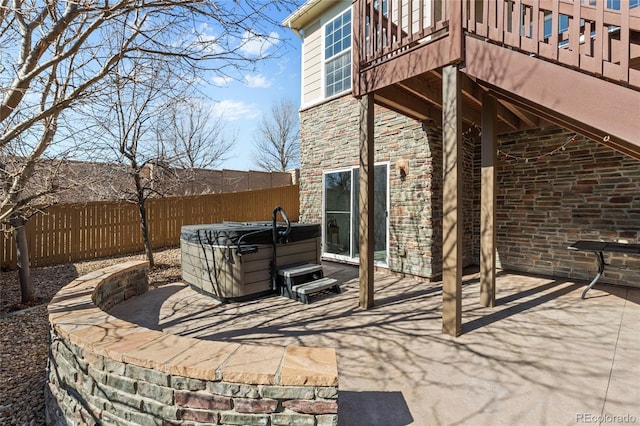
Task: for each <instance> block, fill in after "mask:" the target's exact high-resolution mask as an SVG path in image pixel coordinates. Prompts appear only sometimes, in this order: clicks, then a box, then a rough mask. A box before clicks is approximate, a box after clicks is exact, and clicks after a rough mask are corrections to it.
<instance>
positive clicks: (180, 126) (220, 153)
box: [160, 98, 237, 170]
mask: <svg viewBox="0 0 640 426" xmlns="http://www.w3.org/2000/svg"><path fill="white" fill-rule="evenodd" d="M168 121H169V123H168V124H169V129H168V133H167V134H166V135H160V138H161V140H162V141H163V142H165V145H167V146H168V147H170V149H171V151H172V152H173V154H174V156H175V157H176V162H175V164H174V166H175V167H179V168H181V169H185V170H193V169H213V168H215V167H217V166H219V165H220V163H221V162H222V161H224V160H226V159H227V155H228V153H229V150H230V149H231V147H232V146H233V145H235V142H236V140H237V136H236V135H229V134H227V132H226V128H225V122H224V120H223V119H222V117H220V116H216V115H214V114H213V112H212V109H211V106H210V105H209V104H207V103H205V102H203V101H202V100H200V99H193V98H190V99H186V100H184V101H183V102H181V103H175V104H173V105H172V107H171V112H170V115H169V117H168Z"/></svg>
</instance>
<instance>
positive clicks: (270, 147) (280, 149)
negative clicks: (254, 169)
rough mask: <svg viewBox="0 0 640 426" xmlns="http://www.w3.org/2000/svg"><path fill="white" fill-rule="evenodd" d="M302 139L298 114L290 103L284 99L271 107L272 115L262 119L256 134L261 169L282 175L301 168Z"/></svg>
mask: <svg viewBox="0 0 640 426" xmlns="http://www.w3.org/2000/svg"><path fill="white" fill-rule="evenodd" d="M299 136H300V130H299V124H298V112H297V111H296V109H295V107H294V106H293V103H292V102H291V101H289V100H286V99H281V100H280V101H279V102H278V103H277V104H274V105H273V106H272V107H271V115H269V116H263V117H262V120H261V121H260V123H259V124H258V128H257V131H256V134H255V135H254V141H255V144H256V153H255V162H256V164H257V165H258V167H260V168H262V169H264V170H267V171H281V172H284V171H287V170H288V169H291V168H294V167H298V164H299V156H300V140H299Z"/></svg>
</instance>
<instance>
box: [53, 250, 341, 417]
mask: <svg viewBox="0 0 640 426" xmlns="http://www.w3.org/2000/svg"><path fill="white" fill-rule="evenodd" d="M146 272H147V263H146V262H128V263H124V264H121V265H115V266H112V267H109V268H105V269H102V270H100V271H96V272H93V273H90V274H88V275H85V276H83V277H81V278H78V279H76V280H75V281H73V282H72V283H70V284H69V285H67V286H66V287H64V288H63V289H61V290H60V292H58V293H57V294H56V296H55V297H54V299H53V300H52V302H51V303H50V304H49V307H48V310H49V321H50V325H51V350H50V354H49V365H48V368H47V374H48V382H47V385H46V388H45V398H46V408H47V412H46V416H47V423H48V424H54V425H67V424H83V425H84V424H115V425H129V424H137V425H145V426H146V425H154V424H156V425H193V426H196V425H200V424H216V425H217V424H222V425H293V424H295V425H308V426H321V425H336V424H337V408H338V406H337V404H338V388H337V385H338V382H337V380H338V376H337V364H336V357H335V350H333V349H329V348H300V347H293V346H290V347H287V348H283V347H269V346H251V345H240V344H237V343H227V342H214V341H203V340H198V339H193V338H189V337H182V336H175V335H169V334H164V333H162V332H161V331H156V330H149V329H145V328H143V327H139V326H136V325H135V324H131V323H128V322H126V321H123V320H120V319H118V318H115V317H112V316H111V315H109V314H108V313H107V312H105V311H104V310H103V308H104V309H106V308H108V307H111V306H113V305H115V304H117V303H119V302H121V301H123V300H125V299H127V298H129V297H132V296H135V295H137V294H140V293H143V292H145V291H147V288H148V284H147V278H146Z"/></svg>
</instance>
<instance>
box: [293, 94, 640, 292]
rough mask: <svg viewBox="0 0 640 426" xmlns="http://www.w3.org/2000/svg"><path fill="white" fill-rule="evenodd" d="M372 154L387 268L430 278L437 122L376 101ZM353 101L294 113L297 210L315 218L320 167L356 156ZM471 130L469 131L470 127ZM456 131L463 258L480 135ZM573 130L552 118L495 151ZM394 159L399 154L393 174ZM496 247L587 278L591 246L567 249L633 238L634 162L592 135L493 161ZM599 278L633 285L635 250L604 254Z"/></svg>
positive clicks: (469, 251)
mask: <svg viewBox="0 0 640 426" xmlns="http://www.w3.org/2000/svg"><path fill="white" fill-rule="evenodd" d="M375 117H376V125H375V126H376V127H375V138H376V139H375V161H376V162H383V161H389V162H390V167H389V173H390V180H389V192H390V206H389V226H390V240H389V257H390V259H389V269H390V270H391V271H395V272H400V273H405V274H409V275H414V276H418V277H427V278H430V279H437V278H439V275H440V274H441V271H442V249H441V244H442V243H441V242H442V224H441V217H442V194H441V188H442V143H441V130H440V129H439V128H435V127H429V126H426V125H421V124H420V123H418V122H416V121H414V120H411V119H409V118H406V117H404V116H402V115H399V114H396V113H394V112H391V111H388V110H386V109H384V108H381V107H378V106H376V112H375ZM358 120H359V105H358V102H357V100H355V99H353V98H352V97H351V96H345V97H342V98H339V99H335V100H332V101H329V102H326V103H324V104H321V105H318V106H315V107H312V108H309V109H307V110H304V111H302V112H301V121H300V123H301V124H300V126H301V147H300V151H301V171H300V214H301V220H302V221H309V222H321V221H322V194H323V187H322V176H323V171H327V170H334V169H338V168H341V167H351V166H357V164H358ZM469 130H470V129H469ZM469 133H470V134H469V135H467V137H465V138H464V144H465V145H464V167H465V170H464V183H463V186H464V195H463V203H464V213H463V216H464V241H463V244H464V249H463V253H464V260H463V262H464V265H472V264H478V263H479V258H480V238H479V236H480V175H481V173H480V161H481V157H480V142H479V138H478V137H477V135H476V137H475V138H474V137H473V136H474V135H473V134H471V133H472V132H469ZM573 135H574V134H573V133H571V132H568V131H566V130H563V129H562V128H559V127H556V126H551V127H547V128H542V129H535V130H529V131H525V132H518V133H513V134H508V135H502V136H501V137H500V138H499V141H498V145H499V149H500V150H501V151H503V152H506V153H509V154H511V155H513V156H516V157H537V156H539V155H540V154H543V153H547V152H550V151H552V150H553V149H555V148H557V147H560V146H562V145H563V144H564V143H565V142H566V141H567V140H569V139H570V138H571V136H573ZM398 160H405V161H408V164H409V172H408V175H407V177H406V179H404V180H403V179H401V178H400V175H399V173H398V172H397V171H396V167H395V166H396V163H397V161H398ZM498 191H499V195H498V210H497V222H496V225H497V241H496V245H497V249H498V265H499V266H500V267H502V268H504V269H511V270H517V271H524V272H534V273H540V274H547V275H553V276H562V277H570V278H576V279H584V280H587V279H591V278H593V276H594V275H595V272H596V263H595V260H594V258H593V254H591V253H579V252H573V251H569V250H567V246H568V245H570V244H571V243H572V242H574V241H577V240H580V239H592V240H603V241H627V242H630V243H638V242H640V161H638V160H635V159H633V158H631V157H627V156H625V155H623V154H620V153H617V152H616V151H614V150H611V149H609V148H607V147H605V146H603V145H601V144H598V143H597V142H595V141H591V140H588V139H585V138H583V137H577V138H576V142H575V143H571V144H569V145H567V146H566V147H565V150H564V151H559V152H557V153H556V154H555V155H553V156H551V157H546V156H545V157H544V158H543V159H542V160H541V161H536V160H533V161H529V162H524V161H514V160H513V159H511V160H505V159H504V156H501V157H500V158H499V162H498ZM608 262H610V263H611V264H612V267H610V268H607V271H606V273H605V276H604V277H603V281H606V282H611V283H616V284H626V285H636V286H640V280H638V278H637V276H638V271H639V270H640V258H639V257H638V256H627V255H620V254H615V255H610V259H609V260H608Z"/></svg>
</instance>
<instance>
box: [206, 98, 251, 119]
mask: <svg viewBox="0 0 640 426" xmlns="http://www.w3.org/2000/svg"><path fill="white" fill-rule="evenodd" d="M212 110H213V113H214V114H215V115H217V116H219V117H222V118H223V119H225V120H227V121H236V120H241V119H249V120H253V119H254V118H257V117H259V116H260V109H259V108H258V106H257V105H255V104H249V103H247V102H243V101H234V100H232V99H225V100H224V101H220V102H218V103H217V104H215V105H214V106H213V108H212Z"/></svg>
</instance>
